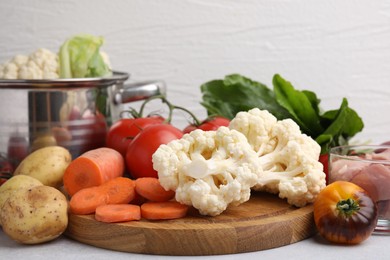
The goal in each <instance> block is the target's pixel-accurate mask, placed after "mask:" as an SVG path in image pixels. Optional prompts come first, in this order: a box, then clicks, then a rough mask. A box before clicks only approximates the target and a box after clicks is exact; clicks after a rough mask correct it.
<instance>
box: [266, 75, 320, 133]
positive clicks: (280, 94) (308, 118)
mask: <svg viewBox="0 0 390 260" xmlns="http://www.w3.org/2000/svg"><path fill="white" fill-rule="evenodd" d="M272 83H273V85H274V93H275V97H276V100H277V102H278V103H279V104H280V105H281V106H282V107H284V108H285V109H287V110H288V112H289V113H290V114H291V116H292V119H293V120H294V121H295V122H296V123H297V124H298V125H299V126H300V128H301V131H302V132H304V133H306V134H307V135H310V136H315V137H316V136H318V135H320V134H321V133H322V132H323V128H322V126H321V123H320V117H319V115H318V111H319V108H318V103H319V101H318V99H317V98H316V96H315V95H314V96H313V93H312V92H306V93H304V92H302V91H299V90H296V89H294V87H293V86H292V85H291V83H290V82H288V81H286V80H285V79H283V78H282V77H281V76H280V75H278V74H276V75H275V76H274V78H273V80H272ZM313 105H314V106H315V107H314V108H313Z"/></svg>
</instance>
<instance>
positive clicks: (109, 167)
mask: <svg viewBox="0 0 390 260" xmlns="http://www.w3.org/2000/svg"><path fill="white" fill-rule="evenodd" d="M124 169H125V163H124V159H123V157H122V155H121V154H120V153H119V152H117V151H115V150H114V149H111V148H106V147H102V148H97V149H95V150H90V151H87V152H85V153H83V154H82V155H80V156H79V157H78V158H76V159H74V160H73V161H72V162H71V163H70V164H69V166H68V167H67V168H66V170H65V173H64V177H63V181H64V188H65V190H66V191H67V193H68V194H69V195H70V196H73V195H74V194H75V193H76V192H77V191H79V190H81V189H83V188H88V187H92V186H99V185H101V184H102V183H104V182H106V181H108V180H110V179H113V178H115V177H118V176H123V173H124Z"/></svg>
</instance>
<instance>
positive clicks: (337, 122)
mask: <svg viewBox="0 0 390 260" xmlns="http://www.w3.org/2000/svg"><path fill="white" fill-rule="evenodd" d="M272 83H273V90H271V89H269V88H268V87H267V86H266V85H264V84H262V83H259V82H256V81H253V80H251V79H249V78H246V77H244V76H242V75H239V74H232V75H227V76H226V77H225V78H224V79H223V80H212V81H209V82H206V83H204V84H203V85H202V86H201V92H202V95H203V96H202V102H201V104H202V105H203V106H204V107H205V108H206V109H207V112H208V114H209V115H220V116H224V117H226V118H229V119H232V118H233V117H234V116H235V115H236V114H237V113H238V112H240V111H248V110H249V109H252V108H255V107H258V108H259V109H263V110H268V111H269V112H270V113H272V114H273V115H274V116H275V117H276V118H277V119H278V120H282V119H286V118H291V119H293V120H294V121H295V122H296V123H297V124H298V125H299V127H300V128H301V131H302V132H303V133H305V134H307V135H309V136H311V137H312V138H313V139H314V140H316V141H317V143H318V144H320V145H321V153H322V154H324V153H327V152H328V150H329V148H330V147H332V146H337V145H344V144H348V141H349V140H350V138H352V137H353V136H355V135H356V134H357V133H358V132H360V131H362V129H363V127H364V124H363V121H362V119H361V118H360V117H359V115H358V114H357V113H356V111H354V110H353V109H352V108H350V107H348V101H347V99H346V98H343V100H342V103H341V106H340V108H339V109H338V110H330V111H326V112H323V113H321V107H320V102H321V100H320V99H318V98H317V95H316V94H315V93H314V92H312V91H309V90H302V91H300V90H297V89H295V88H294V87H293V85H292V84H291V83H290V82H288V81H286V80H285V79H283V78H282V77H281V76H280V75H278V74H276V75H275V76H274V77H273V80H272Z"/></svg>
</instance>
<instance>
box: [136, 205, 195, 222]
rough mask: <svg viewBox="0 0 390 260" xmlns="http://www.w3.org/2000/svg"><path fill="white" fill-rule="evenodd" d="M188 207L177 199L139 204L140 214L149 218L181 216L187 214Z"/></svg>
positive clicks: (174, 217)
mask: <svg viewBox="0 0 390 260" xmlns="http://www.w3.org/2000/svg"><path fill="white" fill-rule="evenodd" d="M188 208H189V207H188V206H187V205H184V204H180V203H179V202H177V201H164V202H153V201H149V202H145V203H144V204H142V205H141V216H142V217H143V218H145V219H149V220H163V219H176V218H182V217H185V215H187V211H188Z"/></svg>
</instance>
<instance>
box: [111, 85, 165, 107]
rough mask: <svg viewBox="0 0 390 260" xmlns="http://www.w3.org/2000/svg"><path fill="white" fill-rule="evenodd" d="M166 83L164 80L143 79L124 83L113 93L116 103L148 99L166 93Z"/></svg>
mask: <svg viewBox="0 0 390 260" xmlns="http://www.w3.org/2000/svg"><path fill="white" fill-rule="evenodd" d="M165 94H166V85H165V82H163V81H157V80H155V81H143V82H135V83H130V84H124V85H123V88H120V89H118V90H117V91H116V92H115V93H114V94H113V101H114V104H115V105H119V104H125V103H129V102H133V101H138V100H143V99H147V98H149V97H152V96H156V95H165Z"/></svg>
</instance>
